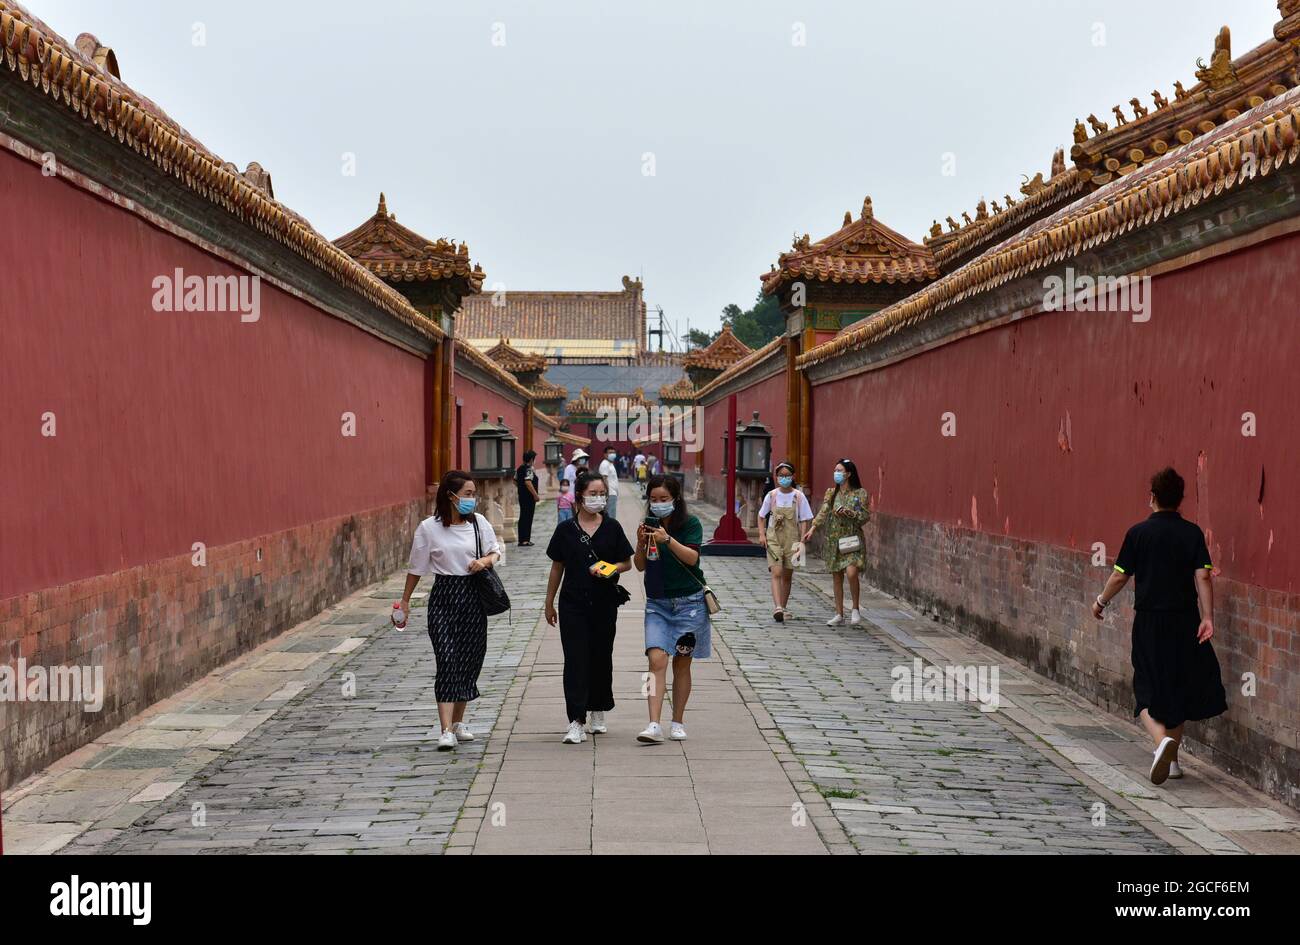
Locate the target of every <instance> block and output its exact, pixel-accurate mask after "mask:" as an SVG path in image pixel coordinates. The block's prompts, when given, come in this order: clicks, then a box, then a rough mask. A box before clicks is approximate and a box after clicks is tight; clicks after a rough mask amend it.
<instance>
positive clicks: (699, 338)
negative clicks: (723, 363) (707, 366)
mask: <svg viewBox="0 0 1300 945" xmlns="http://www.w3.org/2000/svg"><path fill="white" fill-rule="evenodd" d="M717 337H718V333H717V332H716V331H715V332H712V333H710V332H707V331H705V330H704V329H703V328H692V329H691V330H690V331H688V332H687V333H686V334H684V335H682V341H684V342H686V347H688V348H707V347H708V346H709V345H711V344H713V339H715V338H717Z"/></svg>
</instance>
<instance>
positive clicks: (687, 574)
mask: <svg viewBox="0 0 1300 945" xmlns="http://www.w3.org/2000/svg"><path fill="white" fill-rule="evenodd" d="M646 496H647V498H648V499H649V504H650V515H649V516H648V517H647V518H646V520H645V522H643V523H642V524H641V526H640V527H639V528H638V529H637V536H636V555H635V557H633V559H632V561H633V563H634V564H635V565H636V569H637V570H638V571H644V572H645V596H646V605H645V652H646V656H647V657H648V658H649V660H650V673H651V675H652V677H653V680H652V682H651V688H650V694H649V696H648V698H647V703H648V705H649V709H650V724H649V725H647V726H646V729H645V731H644V732H642V733H641V734H640V735H638V736H637V741H641V742H648V743H650V744H655V745H657V744H660V743H662V742H663V740H664V733H663V728H662V727H661V726H660V724H659V718H660V716H661V715H662V714H663V706H664V689H665V684H666V679H667V675H668V658H669V656H670V655H671V656H672V661H673V721H672V725H671V727H670V729H669V736H668V737H669V738H672V739H674V740H675V741H681V740H682V739H684V738H685V737H686V727H685V726H684V725H683V724H682V719H683V717H684V716H685V714H686V700H687V699H689V698H690V695H691V660H692V659H705V658H707V657H708V656H710V655H711V653H712V647H711V645H710V643H711V641H710V624H709V610H708V608H707V607H706V606H705V604H704V572H703V571H701V570H700V542H701V541H703V540H704V529H703V527H702V526H701V525H700V520H699V519H698V518H696V517H695V516H694V515H690V514H688V513H687V511H686V500H685V499H683V498H682V487H681V483H680V482H678V480H677V477H676V476H652V477H651V478H650V480H649V481H648V482H647V483H646Z"/></svg>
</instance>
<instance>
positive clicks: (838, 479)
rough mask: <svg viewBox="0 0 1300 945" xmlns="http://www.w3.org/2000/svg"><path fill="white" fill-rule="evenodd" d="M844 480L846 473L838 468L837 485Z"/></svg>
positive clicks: (836, 474) (836, 471) (836, 472)
mask: <svg viewBox="0 0 1300 945" xmlns="http://www.w3.org/2000/svg"><path fill="white" fill-rule="evenodd" d="M843 481H844V473H842V472H840V471H839V470H838V469H837V470H835V485H837V486H838V485H839V484H840V483H842V482H843Z"/></svg>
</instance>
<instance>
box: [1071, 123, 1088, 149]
mask: <svg viewBox="0 0 1300 945" xmlns="http://www.w3.org/2000/svg"><path fill="white" fill-rule="evenodd" d="M1087 140H1088V129H1087V128H1085V127H1084V124H1083V122H1081V121H1079V119H1077V118H1076V119H1075V120H1074V143H1075V144H1083V142H1085V141H1087Z"/></svg>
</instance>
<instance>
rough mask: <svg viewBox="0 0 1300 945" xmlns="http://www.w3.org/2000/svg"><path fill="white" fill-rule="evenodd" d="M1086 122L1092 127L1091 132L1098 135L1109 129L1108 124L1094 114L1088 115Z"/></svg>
mask: <svg viewBox="0 0 1300 945" xmlns="http://www.w3.org/2000/svg"><path fill="white" fill-rule="evenodd" d="M1088 124H1089V125H1090V126H1091V127H1092V133H1093V134H1095V135H1099V134H1101V133H1102V132H1106V131H1110V125H1108V124H1106V123H1105V122H1104V121H1102V120H1101V119H1100V118H1098V117H1097V116H1096V115H1089V116H1088Z"/></svg>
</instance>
